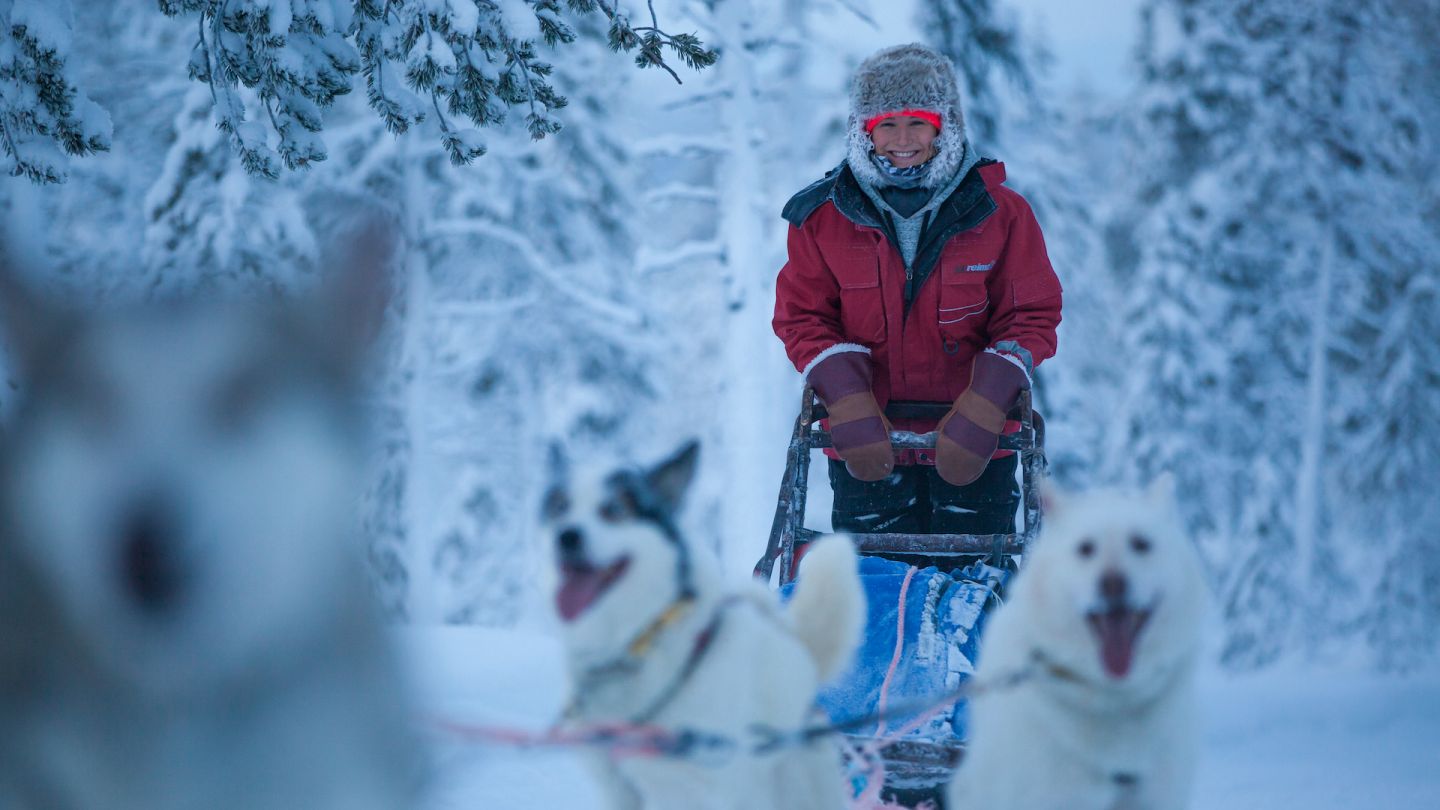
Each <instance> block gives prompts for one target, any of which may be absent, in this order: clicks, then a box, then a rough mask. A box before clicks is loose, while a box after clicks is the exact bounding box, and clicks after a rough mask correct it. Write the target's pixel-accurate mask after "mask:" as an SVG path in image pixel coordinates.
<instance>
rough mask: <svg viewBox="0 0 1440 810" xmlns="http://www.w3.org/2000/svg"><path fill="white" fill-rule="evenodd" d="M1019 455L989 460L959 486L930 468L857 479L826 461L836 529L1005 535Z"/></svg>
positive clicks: (1010, 524) (1016, 502)
mask: <svg viewBox="0 0 1440 810" xmlns="http://www.w3.org/2000/svg"><path fill="white" fill-rule="evenodd" d="M1019 463H1020V457H1019V456H1018V455H1010V456H1006V457H1005V458H997V459H992V460H991V461H990V464H989V466H987V467H986V468H985V472H983V473H981V475H980V477H979V478H978V479H976V480H975V481H974V482H972V483H969V484H966V485H965V486H963V487H957V486H955V485H953V484H947V483H945V481H944V479H942V478H941V477H940V475H939V474H938V473H936V472H935V468H934V467H926V466H922V465H918V464H917V465H914V466H905V467H896V468H895V472H894V473H892V474H891V475H890V477H888V478H884V479H881V480H879V481H857V480H856V479H855V478H853V477H851V475H850V473H848V472H846V470H845V462H843V461H835V460H833V459H832V460H831V461H830V488H831V490H832V491H834V493H835V505H834V508H833V509H832V510H831V512H830V518H831V524H832V525H833V526H834V528H835V531H837V532H842V531H843V532H853V533H856V534H875V533H877V532H903V533H907V534H1008V533H1009V532H1013V531H1015V512H1016V510H1017V509H1018V508H1019V506H1020V484H1019V482H1017V481H1016V480H1015V469H1016V467H1017V466H1018V465H1019Z"/></svg>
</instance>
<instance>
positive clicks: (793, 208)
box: [780, 166, 840, 228]
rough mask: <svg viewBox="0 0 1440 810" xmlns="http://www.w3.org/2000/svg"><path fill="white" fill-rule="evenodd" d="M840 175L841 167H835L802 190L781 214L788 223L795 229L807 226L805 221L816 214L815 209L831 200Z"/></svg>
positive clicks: (792, 198) (786, 204) (786, 205)
mask: <svg viewBox="0 0 1440 810" xmlns="http://www.w3.org/2000/svg"><path fill="white" fill-rule="evenodd" d="M839 174H840V167H838V166H837V167H835V168H833V169H831V170H830V171H828V172H826V173H825V176H824V177H822V178H820V179H819V180H816V181H815V182H813V183H811V184H810V185H808V186H806V187H805V188H803V189H801V190H800V192H799V193H798V194H796V195H795V196H794V197H791V198H790V201H789V202H787V203H785V208H784V209H783V210H782V211H781V212H780V216H782V217H784V218H785V220H786V221H787V222H789V223H790V224H791V225H794V226H795V227H797V228H798V227H800V226H801V225H804V224H805V220H807V219H809V218H810V215H811V214H813V213H815V209H817V208H819V207H820V206H822V205H824V204H825V201H826V200H828V199H830V192H831V191H833V190H834V188H835V178H836V177H837V176H839Z"/></svg>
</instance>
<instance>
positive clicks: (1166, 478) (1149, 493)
mask: <svg viewBox="0 0 1440 810" xmlns="http://www.w3.org/2000/svg"><path fill="white" fill-rule="evenodd" d="M1145 497H1146V498H1148V499H1149V501H1150V503H1153V504H1155V505H1156V506H1159V507H1162V508H1164V509H1172V508H1174V506H1175V476H1174V475H1172V474H1171V473H1170V472H1169V471H1168V470H1167V471H1165V472H1163V473H1160V475H1158V476H1156V478H1155V480H1154V481H1152V482H1150V487H1149V489H1147V490H1145Z"/></svg>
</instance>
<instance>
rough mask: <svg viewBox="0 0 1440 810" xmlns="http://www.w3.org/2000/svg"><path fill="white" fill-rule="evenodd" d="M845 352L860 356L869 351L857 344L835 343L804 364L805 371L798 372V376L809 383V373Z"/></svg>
mask: <svg viewBox="0 0 1440 810" xmlns="http://www.w3.org/2000/svg"><path fill="white" fill-rule="evenodd" d="M845 352H860V353H861V354H869V353H870V350H869V349H868V348H866V347H864V346H861V345H860V344H859V343H836V344H835V345H833V346H831V347H830V348H828V349H826V350H825V351H823V352H820V353H819V354H817V355H815V357H814V358H813V359H811V360H810V362H808V363H806V364H805V370H804V371H801V372H800V376H801V377H803V378H805V381H806V382H810V372H812V371H814V370H815V367H816V366H818V365H820V364H821V363H822V362H824V361H825V360H828V359H829V358H831V357H834V356H835V355H837V354H843V353H845Z"/></svg>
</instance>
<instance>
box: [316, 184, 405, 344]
mask: <svg viewBox="0 0 1440 810" xmlns="http://www.w3.org/2000/svg"><path fill="white" fill-rule="evenodd" d="M398 241H399V229H398V227H397V225H396V224H395V223H394V222H393V221H392V220H391V219H390V218H388V217H386V216H383V215H381V214H379V213H373V212H372V213H366V214H363V215H361V216H358V217H356V218H355V219H353V220H352V221H350V222H349V223H346V224H344V225H340V226H337V229H336V233H335V234H333V235H332V236H330V238H329V243H328V245H326V247H325V249H324V250H322V252H321V257H322V261H323V263H324V265H323V267H322V273H324V278H323V280H322V282H321V287H320V291H319V294H318V296H317V297H318V300H317V301H316V302H315V306H314V309H315V310H316V311H317V312H318V314H319V316H320V317H319V324H318V326H319V328H320V330H321V332H322V334H320V335H318V337H319V339H320V340H321V341H322V342H323V343H324V344H325V345H326V346H327V347H328V348H329V349H330V350H331V353H332V355H333V356H334V358H335V359H336V361H338V362H340V363H341V364H342V365H343V366H345V367H347V368H348V367H353V366H355V365H358V364H359V361H360V360H361V358H363V357H364V356H365V355H366V353H367V352H368V351H369V349H370V347H371V345H372V344H373V343H374V341H375V338H376V336H377V335H379V333H380V327H381V325H382V324H383V323H384V319H385V310H386V308H387V307H388V306H389V305H390V300H391V297H392V296H391V287H392V277H391V271H390V267H391V264H392V262H393V261H394V259H395V255H396V250H395V248H396V244H397V243H398Z"/></svg>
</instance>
